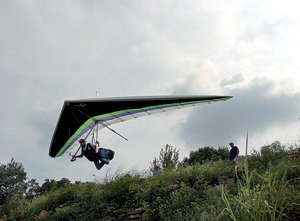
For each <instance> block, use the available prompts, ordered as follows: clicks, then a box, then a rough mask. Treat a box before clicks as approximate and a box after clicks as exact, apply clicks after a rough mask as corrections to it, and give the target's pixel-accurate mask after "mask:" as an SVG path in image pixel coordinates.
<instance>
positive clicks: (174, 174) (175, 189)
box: [0, 142, 300, 221]
mask: <svg viewBox="0 0 300 221" xmlns="http://www.w3.org/2000/svg"><path fill="white" fill-rule="evenodd" d="M168 152H172V154H174V153H175V155H176V153H177V154H178V151H177V150H176V149H174V148H173V147H172V146H168V148H165V149H162V150H161V156H164V153H168ZM225 153H226V154H227V152H226V151H225V149H224V148H219V149H214V148H211V147H204V148H199V149H198V150H197V151H195V152H191V154H190V156H189V158H186V159H185V160H184V161H183V162H182V163H179V165H178V166H177V167H176V166H174V167H172V168H173V169H170V168H169V167H165V168H168V169H165V170H164V171H163V172H162V173H161V174H160V175H159V176H155V177H145V176H144V175H141V174H132V173H130V172H128V173H125V174H116V175H114V178H113V179H112V180H110V181H107V182H104V183H91V182H86V183H82V182H76V183H71V182H70V181H69V180H67V179H62V180H60V181H55V180H46V181H45V183H44V184H43V185H41V186H40V187H39V186H38V185H37V184H36V182H35V180H30V182H29V181H27V183H25V180H24V176H21V177H23V178H22V179H18V182H17V181H16V180H14V181H8V182H13V183H18V185H11V186H9V185H6V186H4V181H3V182H2V180H3V179H4V177H6V178H7V180H9V179H8V177H9V176H10V175H8V172H6V171H7V170H8V168H10V169H11V168H13V169H12V170H15V172H17V171H19V173H11V174H23V175H24V169H23V167H22V166H21V164H19V163H16V162H15V161H14V160H12V162H11V163H10V164H8V165H1V167H0V175H1V177H0V178H1V182H2V183H1V194H2V193H4V195H5V199H4V201H3V202H2V201H1V202H2V203H1V206H0V208H1V210H0V219H3V220H197V221H198V220H300V178H299V175H300V162H299V158H300V146H299V145H293V146H292V147H285V146H283V145H281V144H280V143H279V142H274V143H273V144H271V145H267V146H264V147H262V148H261V150H260V151H255V152H253V153H252V154H250V155H249V157H247V158H246V160H245V163H244V165H242V166H235V165H234V164H233V162H231V161H228V160H227V159H226V157H225V155H226V154H225ZM166 156H167V155H166ZM227 156H228V155H227ZM177 157H178V155H177ZM165 159H167V158H165ZM170 159H172V160H173V161H174V162H177V161H176V157H175V158H170ZM177 159H178V158H177ZM4 175H5V176H4ZM13 177H15V175H13ZM25 177H26V173H25ZM6 178H5V180H6ZM24 183H25V184H26V187H27V190H26V188H25V189H24V188H23V187H24V185H23V184H24ZM21 184H22V185H21ZM17 186H18V187H22V188H16V187H17ZM10 188H12V189H10ZM29 190H30V191H29ZM20 193H22V194H20ZM41 211H43V212H41Z"/></svg>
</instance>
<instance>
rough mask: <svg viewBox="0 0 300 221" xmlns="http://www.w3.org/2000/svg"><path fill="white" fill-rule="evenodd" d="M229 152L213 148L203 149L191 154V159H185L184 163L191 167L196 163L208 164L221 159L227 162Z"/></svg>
mask: <svg viewBox="0 0 300 221" xmlns="http://www.w3.org/2000/svg"><path fill="white" fill-rule="evenodd" d="M228 156H229V151H228V149H227V148H219V149H215V148H213V147H202V148H199V149H198V150H196V151H191V152H190V157H189V158H185V159H184V162H185V163H188V164H189V165H192V164H195V163H200V164H203V163H206V162H210V161H218V160H220V159H222V160H225V159H228Z"/></svg>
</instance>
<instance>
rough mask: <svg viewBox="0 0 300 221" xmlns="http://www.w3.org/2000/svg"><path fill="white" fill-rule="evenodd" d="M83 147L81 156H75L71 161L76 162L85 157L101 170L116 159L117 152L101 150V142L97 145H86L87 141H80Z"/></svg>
mask: <svg viewBox="0 0 300 221" xmlns="http://www.w3.org/2000/svg"><path fill="white" fill-rule="evenodd" d="M79 143H80V147H81V154H80V155H77V156H73V157H72V159H71V161H72V162H73V161H75V160H76V158H82V157H83V156H85V157H86V158H87V159H88V160H89V161H91V162H94V164H95V167H96V168H97V169H98V170H100V169H101V168H102V167H103V166H104V164H109V162H110V161H111V160H112V159H113V158H114V155H115V152H114V151H113V150H110V149H105V148H99V142H98V141H96V144H97V145H96V144H90V143H86V141H85V139H80V140H79Z"/></svg>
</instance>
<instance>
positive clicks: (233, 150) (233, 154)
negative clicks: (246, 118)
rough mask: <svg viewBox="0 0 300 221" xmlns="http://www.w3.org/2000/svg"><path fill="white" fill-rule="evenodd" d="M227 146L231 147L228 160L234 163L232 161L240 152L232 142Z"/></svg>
mask: <svg viewBox="0 0 300 221" xmlns="http://www.w3.org/2000/svg"><path fill="white" fill-rule="evenodd" d="M229 146H230V147H231V149H230V151H229V160H231V161H234V159H235V158H236V157H237V156H238V155H239V153H240V150H239V148H238V147H237V146H235V145H234V143H233V142H230V143H229Z"/></svg>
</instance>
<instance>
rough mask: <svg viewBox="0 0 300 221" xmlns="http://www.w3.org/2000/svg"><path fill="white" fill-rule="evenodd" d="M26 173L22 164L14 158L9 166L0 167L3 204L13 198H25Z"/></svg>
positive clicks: (0, 191) (0, 188) (0, 190)
mask: <svg viewBox="0 0 300 221" xmlns="http://www.w3.org/2000/svg"><path fill="white" fill-rule="evenodd" d="M25 181H26V172H25V171H24V167H23V165H22V164H21V163H18V162H16V161H15V160H14V159H13V158H12V160H11V161H10V163H8V164H7V165H3V164H1V165H0V193H1V199H2V200H1V204H4V203H5V202H6V201H7V200H9V198H11V197H13V196H24V194H25V191H26V183H25Z"/></svg>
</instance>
